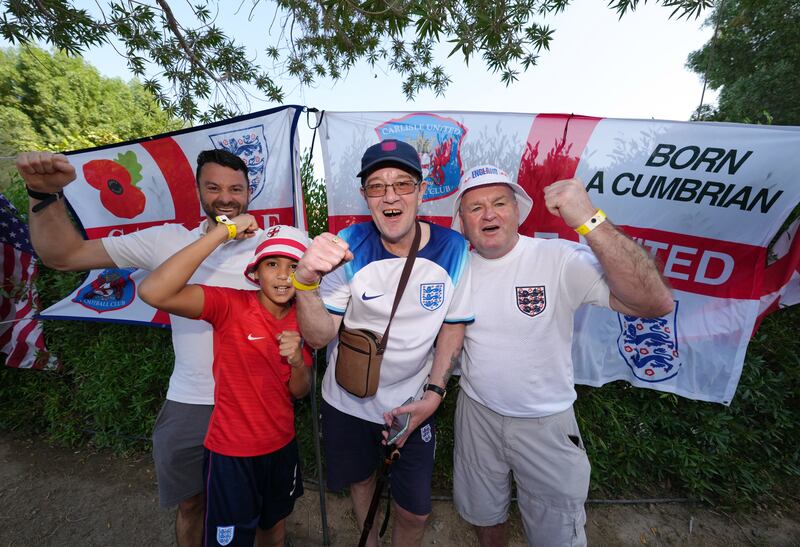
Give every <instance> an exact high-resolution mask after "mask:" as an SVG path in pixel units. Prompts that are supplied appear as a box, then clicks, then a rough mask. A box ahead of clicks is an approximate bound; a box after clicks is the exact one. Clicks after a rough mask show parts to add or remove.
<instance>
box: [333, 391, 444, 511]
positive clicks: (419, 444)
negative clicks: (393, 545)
mask: <svg viewBox="0 0 800 547" xmlns="http://www.w3.org/2000/svg"><path fill="white" fill-rule="evenodd" d="M382 431H383V425H381V424H376V423H373V422H369V421H367V420H362V419H361V418H356V417H355V416H351V415H349V414H345V413H344V412H341V411H339V410H337V409H335V408H334V407H332V406H331V405H329V404H328V403H327V402H325V401H324V400H323V401H322V441H323V445H324V446H325V461H326V462H327V466H328V473H327V481H326V482H327V486H328V488H330V489H331V490H341V489H343V488H345V487H347V486H349V485H351V484H353V483H355V482H361V481H364V480H366V479H368V478H369V477H370V475H372V474H373V473H374V472H375V471H376V470H377V469H379V465H380V464H381V462H382V461H383V454H384V449H383V446H382V445H381V441H382V440H383V435H381V432H382ZM435 453H436V420H435V418H434V416H431V417H430V418H428V419H427V420H426V421H424V422H423V423H422V424H421V425H420V426H419V427H418V428H417V429H415V430H414V432H413V433H411V435H409V437H408V439H406V443H405V444H404V445H403V448H401V449H400V459H399V460H397V461H396V462H394V463H393V464H392V467H391V469H390V471H391V478H390V486H391V489H392V499H394V501H395V502H396V503H397V505H399V506H400V507H402V508H403V509H405V510H406V511H409V512H410V513H413V514H415V515H427V514H429V513H430V512H431V508H432V506H431V478H432V476H433V457H434V454H435Z"/></svg>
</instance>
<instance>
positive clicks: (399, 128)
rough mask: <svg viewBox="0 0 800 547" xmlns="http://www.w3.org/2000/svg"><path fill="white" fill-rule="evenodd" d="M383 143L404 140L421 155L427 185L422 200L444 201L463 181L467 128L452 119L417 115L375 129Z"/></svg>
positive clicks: (424, 114) (420, 159) (423, 175)
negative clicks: (462, 152) (464, 143)
mask: <svg viewBox="0 0 800 547" xmlns="http://www.w3.org/2000/svg"><path fill="white" fill-rule="evenodd" d="M375 131H376V132H377V133H378V137H379V138H380V139H381V140H385V139H397V140H401V141H405V142H407V143H408V144H410V145H411V146H413V147H414V149H415V150H416V151H417V154H419V161H420V165H421V166H422V179H423V180H424V181H426V182H427V183H428V186H427V189H426V190H425V195H424V196H423V197H422V200H423V201H431V200H435V199H442V198H445V197H447V196H449V195H451V194H453V193H455V191H456V190H458V183H459V181H460V180H461V172H462V166H461V143H462V141H463V139H464V136H465V135H466V134H467V129H466V128H465V127H464V126H463V125H461V124H460V123H458V122H457V121H455V120H453V119H451V118H445V117H442V116H437V115H436V114H427V113H424V112H423V113H420V112H417V113H414V114H409V115H407V116H403V117H402V118H399V119H396V120H389V121H388V122H386V123H383V124H381V125H379V126H378V127H376V128H375Z"/></svg>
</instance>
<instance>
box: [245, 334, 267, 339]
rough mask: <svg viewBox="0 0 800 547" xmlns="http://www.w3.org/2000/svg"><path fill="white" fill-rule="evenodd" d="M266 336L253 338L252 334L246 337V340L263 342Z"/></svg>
mask: <svg viewBox="0 0 800 547" xmlns="http://www.w3.org/2000/svg"><path fill="white" fill-rule="evenodd" d="M264 338H266V336H253V335H252V334H248V335H247V339H248V340H263V339H264Z"/></svg>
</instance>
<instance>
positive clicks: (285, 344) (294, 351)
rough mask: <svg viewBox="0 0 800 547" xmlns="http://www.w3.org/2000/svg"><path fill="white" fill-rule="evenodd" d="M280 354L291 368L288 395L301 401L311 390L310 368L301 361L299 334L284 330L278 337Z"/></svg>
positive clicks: (301, 347)
mask: <svg viewBox="0 0 800 547" xmlns="http://www.w3.org/2000/svg"><path fill="white" fill-rule="evenodd" d="M278 343H279V345H280V352H281V355H282V356H283V357H286V361H287V362H288V363H289V365H290V366H291V367H292V375H291V376H290V377H289V393H291V394H292V397H294V398H295V399H302V398H303V397H305V396H306V395H308V392H309V390H310V389H311V367H309V366H308V365H306V362H305V359H303V339H302V338H301V337H300V333H299V332H296V331H291V330H285V331H283V332H282V333H280V334H279V335H278Z"/></svg>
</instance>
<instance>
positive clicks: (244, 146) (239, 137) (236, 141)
mask: <svg viewBox="0 0 800 547" xmlns="http://www.w3.org/2000/svg"><path fill="white" fill-rule="evenodd" d="M209 138H210V139H211V142H212V143H214V148H217V149H222V150H227V151H228V152H230V153H231V154H235V155H237V156H239V157H240V158H242V161H244V163H245V165H247V178H248V180H249V182H250V201H253V200H254V199H256V198H257V197H258V195H259V194H260V193H261V191H262V190H263V189H264V186H265V178H266V171H267V158H268V157H269V150H267V138H266V137H265V136H264V126H263V125H254V126H253V127H245V128H243V129H236V130H234V131H226V132H225V133H216V134H213V135H209Z"/></svg>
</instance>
